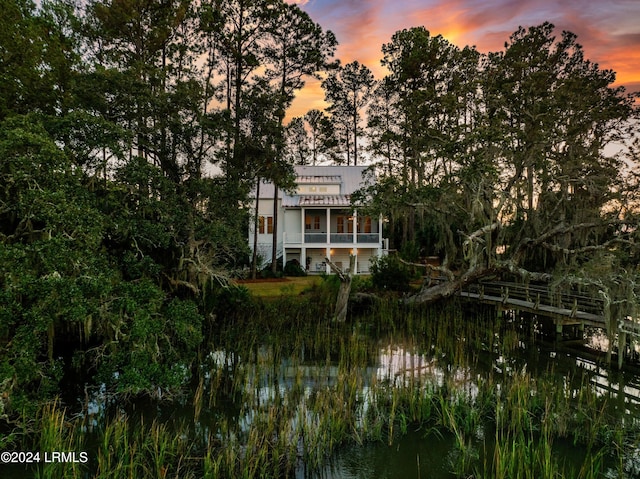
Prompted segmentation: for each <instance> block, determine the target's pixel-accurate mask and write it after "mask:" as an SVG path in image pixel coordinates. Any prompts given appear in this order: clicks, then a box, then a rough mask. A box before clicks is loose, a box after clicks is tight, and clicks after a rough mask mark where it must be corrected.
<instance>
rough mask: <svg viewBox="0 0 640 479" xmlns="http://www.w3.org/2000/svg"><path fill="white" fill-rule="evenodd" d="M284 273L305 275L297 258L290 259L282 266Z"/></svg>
mask: <svg viewBox="0 0 640 479" xmlns="http://www.w3.org/2000/svg"><path fill="white" fill-rule="evenodd" d="M284 274H285V276H306V275H307V272H306V271H305V270H304V269H302V266H300V262H299V261H298V260H297V259H292V260H289V261H287V264H286V265H285V266H284Z"/></svg>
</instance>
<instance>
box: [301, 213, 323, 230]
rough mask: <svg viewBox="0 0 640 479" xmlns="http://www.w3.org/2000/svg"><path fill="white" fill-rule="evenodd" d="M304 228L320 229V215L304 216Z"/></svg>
mask: <svg viewBox="0 0 640 479" xmlns="http://www.w3.org/2000/svg"><path fill="white" fill-rule="evenodd" d="M304 229H306V230H319V229H320V216H306V217H305V219H304Z"/></svg>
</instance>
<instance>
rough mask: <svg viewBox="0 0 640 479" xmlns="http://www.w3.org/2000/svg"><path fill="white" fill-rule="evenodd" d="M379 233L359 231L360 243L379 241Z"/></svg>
mask: <svg viewBox="0 0 640 479" xmlns="http://www.w3.org/2000/svg"><path fill="white" fill-rule="evenodd" d="M379 242H380V237H379V235H378V233H358V243H379Z"/></svg>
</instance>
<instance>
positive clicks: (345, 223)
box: [337, 216, 353, 234]
mask: <svg viewBox="0 0 640 479" xmlns="http://www.w3.org/2000/svg"><path fill="white" fill-rule="evenodd" d="M337 222H338V234H340V233H353V218H351V217H349V216H338V217H337Z"/></svg>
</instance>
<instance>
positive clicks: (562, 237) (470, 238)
mask: <svg viewBox="0 0 640 479" xmlns="http://www.w3.org/2000/svg"><path fill="white" fill-rule="evenodd" d="M482 78H483V80H482V83H481V85H480V96H479V97H478V98H479V100H480V104H479V105H478V106H477V108H476V109H475V110H474V113H475V115H474V127H473V129H472V130H471V133H472V134H473V135H474V137H475V138H476V143H475V145H474V147H473V149H470V150H469V151H468V153H467V159H466V161H465V162H464V163H462V164H461V165H460V168H459V169H458V171H457V172H456V173H455V174H454V177H453V178H454V181H453V182H452V183H451V185H452V186H454V188H449V189H448V190H443V192H444V193H445V196H444V197H441V198H440V199H439V202H440V204H442V203H445V202H446V204H448V205H451V207H449V208H447V209H448V211H447V212H446V214H447V215H449V216H450V218H452V219H455V218H457V219H458V221H456V222H457V224H458V225H460V224H462V225H464V226H463V227H462V228H460V229H459V230H458V231H454V230H451V229H448V232H446V231H447V230H445V234H448V235H451V236H456V237H457V238H458V243H457V245H456V243H454V245H455V246H456V247H455V248H453V249H451V250H450V251H449V254H450V255H455V257H456V263H457V269H458V271H457V274H455V275H454V274H453V273H452V272H449V273H450V277H452V278H454V277H455V279H454V280H452V281H450V282H446V283H444V284H443V285H439V286H436V287H430V288H425V289H423V291H421V292H420V293H419V294H418V295H416V297H414V298H413V299H412V301H430V300H434V299H437V298H439V297H442V296H446V295H448V294H451V293H452V292H453V291H455V290H457V289H458V288H459V287H461V286H462V285H464V284H466V283H468V282H471V281H475V280H477V279H479V278H481V277H484V276H487V275H490V274H497V273H502V274H511V275H515V276H517V277H520V278H525V279H536V278H537V279H547V280H548V279H550V277H551V275H549V274H548V273H549V272H553V271H557V272H562V273H561V274H562V275H563V276H565V277H568V276H572V277H575V278H577V277H581V276H582V277H586V276H588V274H587V271H588V270H589V268H588V267H587V265H589V264H591V263H592V262H593V261H599V260H598V258H602V257H604V256H607V255H608V256H612V257H616V258H618V259H617V260H616V261H615V262H616V263H617V262H618V261H622V262H623V263H624V262H625V259H624V258H625V256H628V255H634V254H636V253H635V251H636V249H637V242H636V241H635V239H634V231H635V228H636V227H637V224H638V223H637V211H636V210H634V209H633V208H632V207H631V205H628V204H626V203H625V202H624V201H621V200H622V197H623V195H624V194H625V192H626V191H627V189H628V188H629V186H630V185H629V183H628V178H625V177H624V176H622V175H621V171H622V170H621V163H620V161H619V158H618V157H617V156H616V155H615V154H614V155H610V154H608V153H607V151H606V150H605V146H606V145H607V144H608V143H609V142H611V141H615V140H619V139H621V138H622V137H623V136H625V135H626V134H627V133H628V127H629V125H630V124H631V123H630V120H632V118H633V114H634V110H633V106H632V100H631V99H630V98H629V97H628V96H625V95H624V91H623V89H622V88H615V87H612V86H611V84H612V83H613V82H614V81H615V75H614V74H613V72H611V71H607V70H601V69H599V68H598V66H597V65H595V64H593V63H591V62H589V61H588V60H586V59H585V58H584V55H583V51H582V48H581V47H580V46H579V45H578V44H577V43H576V37H575V35H573V34H571V33H568V32H563V33H562V35H561V37H560V38H556V37H555V35H554V27H553V26H552V25H550V24H543V25H540V26H538V27H532V28H530V29H528V30H525V29H520V30H518V31H517V32H516V33H514V34H513V35H512V37H511V38H510V40H509V42H508V43H507V45H506V49H505V51H504V52H500V53H494V54H490V55H489V56H488V57H487V58H486V59H485V61H484V64H483V75H482ZM436 207H437V206H436ZM450 259H451V258H450ZM618 264H619V263H618ZM612 268H613V269H612V270H610V272H611V274H612V275H614V276H615V274H616V273H615V266H612ZM635 274H637V271H636V273H635ZM576 281H577V280H576ZM585 281H587V282H588V281H589V280H585Z"/></svg>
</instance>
